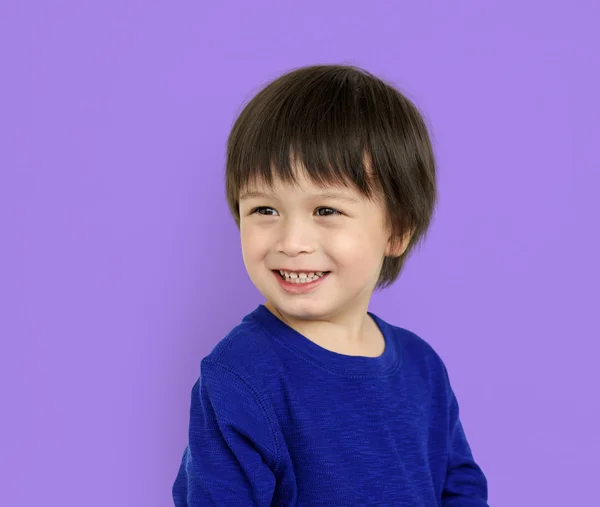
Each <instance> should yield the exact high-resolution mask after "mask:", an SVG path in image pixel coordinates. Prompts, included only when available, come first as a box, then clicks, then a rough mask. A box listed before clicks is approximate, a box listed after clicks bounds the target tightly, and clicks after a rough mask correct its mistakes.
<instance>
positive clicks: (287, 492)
mask: <svg viewBox="0 0 600 507" xmlns="http://www.w3.org/2000/svg"><path fill="white" fill-rule="evenodd" d="M369 315H370V316H371V317H372V319H373V320H374V321H375V323H376V324H377V326H378V327H379V329H380V330H381V332H382V333H383V336H384V338H385V350H384V352H383V354H382V355H380V356H379V357H364V356H348V355H343V354H338V353H336V352H333V351H329V350H327V349H325V348H323V347H321V346H319V345H317V344H316V343H314V342H312V341H311V340H309V339H308V338H307V337H305V336H304V335H302V334H300V333H299V332H297V331H295V330H294V329H293V328H291V327H290V326H288V325H287V324H285V323H284V322H283V321H281V320H280V319H279V318H277V317H276V316H275V315H274V314H273V313H271V312H270V311H269V310H268V309H267V308H266V307H265V306H264V305H259V306H258V307H257V308H256V309H255V310H254V311H252V312H251V313H249V314H248V315H246V316H245V317H244V318H243V319H242V321H241V322H240V324H238V325H237V326H236V327H235V328H234V329H233V330H232V331H231V332H230V333H229V334H228V335H227V336H226V337H225V338H223V339H222V340H221V341H220V342H219V343H217V345H216V346H215V347H214V349H213V350H212V352H211V353H210V354H209V355H208V356H206V357H205V358H204V359H202V361H201V364H200V377H199V378H198V381H197V382H196V383H195V385H194V386H193V388H192V393H191V409H190V424H189V441H188V445H187V446H186V448H185V452H184V453H183V458H182V460H181V466H180V468H179V472H178V474H177V476H176V478H175V482H174V484H173V488H172V494H173V499H174V501H175V505H176V506H177V507H183V506H188V507H197V506H219V507H221V506H235V507H241V506H247V505H259V506H270V505H275V506H318V505H323V506H368V505H379V506H381V505H385V506H394V507H403V506H406V507H421V506H422V507H434V506H443V507H454V506H455V507H459V506H460V507H484V506H487V505H488V504H487V481H486V478H485V476H484V474H483V472H482V470H481V468H480V467H479V466H478V465H477V464H476V463H475V461H474V459H473V455H472V453H471V449H470V447H469V444H468V442H467V439H466V437H465V432H464V430H463V426H462V424H461V422H460V418H459V408H458V404H457V399H456V397H455V395H454V393H453V390H452V388H451V386H450V381H449V377H448V373H447V370H446V367H445V366H444V363H443V362H442V360H441V358H440V357H439V356H438V354H437V353H436V352H435V351H434V350H433V349H432V347H431V346H430V345H429V344H428V343H427V342H426V341H425V340H423V339H422V338H420V337H419V336H417V335H416V334H414V333H412V332H410V331H408V330H406V329H403V328H400V327H397V326H394V325H391V324H388V323H387V322H385V321H384V320H382V319H381V318H379V317H377V316H376V315H374V314H373V313H371V312H369Z"/></svg>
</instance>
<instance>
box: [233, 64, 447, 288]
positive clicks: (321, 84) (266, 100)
mask: <svg viewBox="0 0 600 507" xmlns="http://www.w3.org/2000/svg"><path fill="white" fill-rule="evenodd" d="M295 161H296V162H299V163H300V164H301V166H302V167H304V168H305V171H306V174H307V175H308V177H309V178H310V179H311V181H313V182H314V183H315V184H317V185H318V186H322V187H325V186H327V185H340V184H341V185H348V184H352V185H354V186H355V187H356V188H357V189H358V190H359V191H360V192H361V193H362V194H363V195H364V196H365V197H367V198H369V199H374V200H380V199H381V200H382V201H383V204H384V206H385V209H386V212H387V213H386V218H387V223H388V226H389V227H390V228H391V233H392V235H393V238H394V239H393V241H394V244H395V245H398V244H400V239H401V238H405V239H408V238H410V239H409V240H408V243H407V245H406V248H405V249H404V250H403V251H402V253H401V254H400V255H394V256H389V257H386V258H385V259H384V260H383V265H382V269H381V272H380V275H379V279H378V281H377V284H376V286H375V289H376V290H377V289H382V288H385V287H387V286H389V285H391V284H392V283H393V282H394V281H395V280H396V278H398V276H399V274H400V272H401V270H402V267H403V265H404V262H405V260H406V258H407V257H408V255H409V254H410V252H411V251H412V250H413V249H414V248H415V246H416V245H417V244H418V243H419V241H421V240H422V239H424V237H425V235H426V233H427V230H428V228H429V224H430V222H431V218H432V215H433V212H434V208H435V204H436V200H437V189H436V168H435V160H434V154H433V150H432V147H431V141H430V138H429V134H428V132H427V128H426V126H425V122H424V120H423V118H422V117H421V115H420V113H419V111H418V110H417V108H416V107H415V106H414V104H413V103H412V102H411V101H410V100H409V99H408V98H406V97H405V96H404V95H402V94H401V93H400V92H399V91H398V90H397V89H395V88H394V87H393V86H391V85H390V84H388V83H386V82H384V81H383V80H382V79H380V78H377V77H375V76H374V75H372V74H370V73H369V72H367V71H365V70H364V69H361V68H358V67H355V66H351V65H313V66H308V67H300V68H297V69H294V70H292V71H290V72H288V73H286V74H284V75H282V76H280V77H279V78H277V79H275V80H274V81H272V82H271V83H269V84H268V85H267V86H265V87H264V88H263V89H262V90H261V91H260V92H259V93H258V94H256V95H255V96H254V98H253V99H252V100H251V101H250V102H249V103H248V104H247V105H246V106H245V107H244V109H243V110H242V112H241V113H240V115H239V116H238V118H237V119H236V121H235V123H234V125H233V128H232V130H231V133H230V135H229V138H228V141H227V161H226V174H225V179H226V194H227V201H228V204H229V208H230V210H231V213H232V215H233V217H234V219H235V222H236V224H237V226H238V228H239V226H240V214H239V195H240V192H241V191H242V190H244V188H245V187H246V186H247V185H249V184H250V183H251V182H257V181H261V182H264V183H266V184H267V185H270V184H271V183H272V182H273V177H274V176H275V177H276V178H278V179H280V180H281V181H283V182H286V183H292V184H295V183H296V179H295V176H294V170H293V164H294V162H295Z"/></svg>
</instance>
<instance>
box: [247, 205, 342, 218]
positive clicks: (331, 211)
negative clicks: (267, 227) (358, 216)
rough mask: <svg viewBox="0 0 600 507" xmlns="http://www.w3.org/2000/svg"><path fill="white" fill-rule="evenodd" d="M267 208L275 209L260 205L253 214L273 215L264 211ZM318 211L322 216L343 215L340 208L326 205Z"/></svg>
mask: <svg viewBox="0 0 600 507" xmlns="http://www.w3.org/2000/svg"><path fill="white" fill-rule="evenodd" d="M265 210H271V211H275V210H274V209H273V208H269V207H268V206H259V207H258V208H254V209H253V210H252V213H251V214H254V213H258V214H259V215H263V216H273V214H272V213H268V212H267V213H263V211H265ZM321 210H327V211H328V213H325V214H320V213H319V211H321ZM317 213H318V214H319V216H321V217H326V216H331V215H341V213H340V212H339V211H338V210H336V209H333V208H326V207H322V208H317Z"/></svg>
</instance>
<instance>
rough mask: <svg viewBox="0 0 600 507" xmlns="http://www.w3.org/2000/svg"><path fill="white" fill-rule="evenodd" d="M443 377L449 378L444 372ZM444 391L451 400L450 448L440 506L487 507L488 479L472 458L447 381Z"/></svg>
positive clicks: (455, 402)
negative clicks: (445, 390)
mask: <svg viewBox="0 0 600 507" xmlns="http://www.w3.org/2000/svg"><path fill="white" fill-rule="evenodd" d="M444 370H445V367H444ZM446 378H447V379H448V372H447V371H446ZM447 388H448V390H449V400H450V403H449V422H450V428H449V436H450V442H449V444H450V445H449V456H448V468H447V472H446V480H445V483H444V489H443V491H442V507H489V505H488V502H487V500H488V485H487V479H486V477H485V475H484V474H483V471H482V470H481V468H480V467H479V465H478V464H477V463H475V460H474V459H473V454H472V452H471V448H470V446H469V443H468V441H467V437H466V435H465V431H464V428H463V425H462V423H461V420H460V415H459V406H458V401H457V399H456V396H455V394H454V391H453V390H452V387H451V386H450V381H449V379H448V380H447Z"/></svg>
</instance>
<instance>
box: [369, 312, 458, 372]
mask: <svg viewBox="0 0 600 507" xmlns="http://www.w3.org/2000/svg"><path fill="white" fill-rule="evenodd" d="M371 315H372V316H373V317H374V318H375V320H376V321H377V323H378V324H379V325H380V327H381V328H382V330H384V331H387V332H388V333H389V335H390V336H391V337H392V339H393V340H395V341H396V344H397V345H398V347H399V349H400V351H401V356H403V362H404V361H409V362H411V363H412V364H413V365H415V364H416V365H418V364H422V365H423V366H426V367H427V368H428V370H429V371H430V373H431V371H432V369H433V370H435V372H436V373H438V374H439V373H445V369H446V366H445V364H444V361H443V359H442V357H441V356H440V354H439V353H438V352H437V351H436V349H435V348H434V346H433V345H432V344H431V343H430V342H429V340H427V339H425V338H424V337H422V336H421V335H420V334H418V333H417V332H415V331H412V330H410V329H408V328H406V327H401V326H400V325H397V324H393V323H392V322H388V321H386V320H384V319H383V318H381V317H379V316H377V315H373V313H371Z"/></svg>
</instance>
